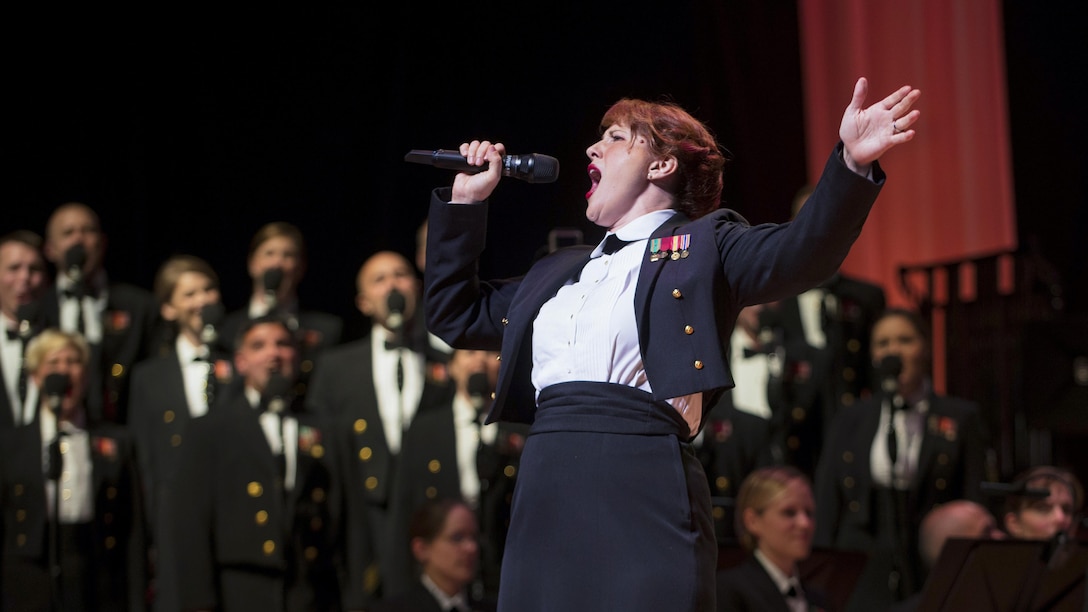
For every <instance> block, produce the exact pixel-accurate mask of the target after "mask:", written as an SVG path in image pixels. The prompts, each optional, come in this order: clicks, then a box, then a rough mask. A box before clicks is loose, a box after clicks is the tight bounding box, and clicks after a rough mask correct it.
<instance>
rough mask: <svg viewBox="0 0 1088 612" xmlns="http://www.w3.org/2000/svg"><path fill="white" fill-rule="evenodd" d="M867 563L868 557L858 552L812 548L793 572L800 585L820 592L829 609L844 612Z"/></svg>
mask: <svg viewBox="0 0 1088 612" xmlns="http://www.w3.org/2000/svg"><path fill="white" fill-rule="evenodd" d="M868 562H869V555H868V554H867V553H864V552H862V551H857V550H835V549H831V548H813V549H812V553H811V554H809V556H808V558H807V559H805V560H804V561H802V562H800V563H799V564H798V568H797V569H798V570H799V571H800V572H801V583H802V584H804V585H805V586H807V587H814V588H817V589H819V590H820V591H823V593H824V595H825V596H826V597H827V600H828V601H827V603H828V605H829V606H830V607H831V609H832V610H845V609H846V604H847V602H849V601H850V596H851V595H853V594H854V587H856V586H857V584H858V579H859V578H861V572H862V571H864V570H865V565H866V563H868Z"/></svg>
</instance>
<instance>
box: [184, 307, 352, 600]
mask: <svg viewBox="0 0 1088 612" xmlns="http://www.w3.org/2000/svg"><path fill="white" fill-rule="evenodd" d="M295 342H296V340H295V335H294V334H293V333H292V331H291V329H290V328H289V326H288V325H287V323H286V322H285V321H283V320H282V319H280V318H278V317H274V316H272V317H266V318H261V319H255V320H253V321H250V322H249V323H248V324H247V325H246V327H245V328H244V329H243V330H242V332H241V337H240V340H239V341H238V343H237V345H238V350H237V352H236V353H235V355H234V365H235V370H236V372H237V373H238V375H240V376H241V377H242V378H243V381H244V390H243V392H242V393H241V394H239V395H234V396H231V397H230V398H228V399H226V400H225V401H224V402H223V403H222V404H217V405H216V406H215V410H212V411H211V412H209V413H208V414H207V415H206V416H204V417H201V418H199V419H194V420H193V421H191V422H190V425H189V427H188V430H187V431H188V441H187V443H186V444H185V445H183V446H182V452H181V459H180V464H179V466H178V474H177V477H176V485H175V487H174V488H172V489H168V490H167V491H166V500H167V502H166V503H169V500H171V499H174V500H179V501H178V503H180V500H184V504H185V511H184V512H178V513H176V515H175V519H174V522H173V527H174V530H173V534H172V538H173V542H174V544H175V548H176V549H177V551H178V555H177V559H176V563H177V566H178V567H179V568H182V571H180V572H179V580H178V586H179V593H180V601H181V608H182V609H186V610H212V609H215V610H225V611H231V610H269V611H279V612H285V611H288V612H295V611H299V612H301V611H303V610H305V611H307V612H312V611H327V612H331V611H334V610H335V611H339V610H340V609H341V608H340V601H341V596H340V577H341V575H342V574H341V569H342V565H341V564H340V563H339V560H340V559H341V558H342V557H343V551H342V542H343V538H342V537H341V535H340V534H339V533H338V528H339V526H340V516H339V512H338V509H339V508H340V503H341V490H342V487H341V485H340V482H339V480H338V479H337V477H336V473H335V470H334V469H333V465H332V461H331V453H326V446H325V445H326V441H325V438H324V431H323V429H322V428H321V427H320V426H319V425H318V420H317V417H316V416H314V415H309V414H305V413H304V412H301V411H300V410H298V408H299V407H300V406H299V405H298V402H293V401H292V400H293V398H292V391H291V388H292V385H293V383H294V381H295V377H296V376H297V375H298V347H297V345H296V343H295Z"/></svg>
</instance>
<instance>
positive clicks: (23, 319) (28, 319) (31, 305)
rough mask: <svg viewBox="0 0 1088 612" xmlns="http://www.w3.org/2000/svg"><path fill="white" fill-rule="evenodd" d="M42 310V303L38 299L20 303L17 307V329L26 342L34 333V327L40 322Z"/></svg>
mask: <svg viewBox="0 0 1088 612" xmlns="http://www.w3.org/2000/svg"><path fill="white" fill-rule="evenodd" d="M41 311H42V307H41V303H40V302H39V301H38V300H33V301H30V302H27V303H25V304H19V307H18V308H16V309H15V318H16V320H18V321H19V325H18V327H17V328H16V329H17V330H18V332H19V337H20V338H22V340H23V342H26V341H27V340H29V339H30V337H31V336H32V335H34V327H35V326H36V325H37V324H38V320H39V317H40V316H41Z"/></svg>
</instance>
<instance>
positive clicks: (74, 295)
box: [64, 289, 98, 300]
mask: <svg viewBox="0 0 1088 612" xmlns="http://www.w3.org/2000/svg"><path fill="white" fill-rule="evenodd" d="M64 297H66V298H69V299H76V300H79V299H82V298H85V297H89V298H91V299H92V300H97V299H98V292H97V291H95V290H94V289H87V290H84V291H83V292H79V291H73V290H72V289H65V290H64Z"/></svg>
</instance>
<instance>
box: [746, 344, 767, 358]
mask: <svg viewBox="0 0 1088 612" xmlns="http://www.w3.org/2000/svg"><path fill="white" fill-rule="evenodd" d="M773 353H774V347H772V346H764V347H760V348H755V349H751V348H748V347H744V358H745V359H747V358H749V357H755V356H756V355H771V354H773Z"/></svg>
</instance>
